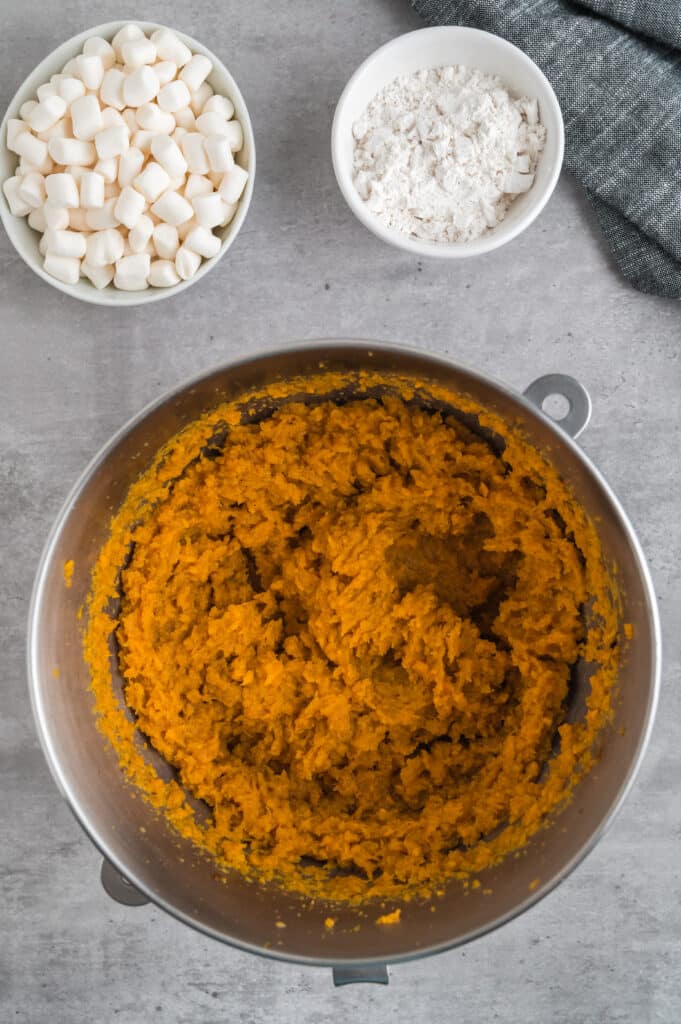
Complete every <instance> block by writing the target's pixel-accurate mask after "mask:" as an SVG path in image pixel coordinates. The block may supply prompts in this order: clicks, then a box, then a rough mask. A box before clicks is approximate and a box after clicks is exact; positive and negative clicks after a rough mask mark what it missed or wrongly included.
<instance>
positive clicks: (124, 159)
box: [118, 146, 144, 188]
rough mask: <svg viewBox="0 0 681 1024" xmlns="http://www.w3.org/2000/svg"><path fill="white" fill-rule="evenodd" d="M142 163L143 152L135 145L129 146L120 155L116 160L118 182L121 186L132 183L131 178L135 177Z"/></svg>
mask: <svg viewBox="0 0 681 1024" xmlns="http://www.w3.org/2000/svg"><path fill="white" fill-rule="evenodd" d="M143 163H144V153H143V152H142V151H141V150H140V149H137V148H136V147H135V146H131V147H130V149H129V150H127V152H125V153H123V154H122V155H121V158H120V160H119V161H118V184H119V185H120V186H121V188H125V186H126V185H131V184H132V181H133V178H136V177H137V175H138V174H139V172H140V171H141V170H142V165H143Z"/></svg>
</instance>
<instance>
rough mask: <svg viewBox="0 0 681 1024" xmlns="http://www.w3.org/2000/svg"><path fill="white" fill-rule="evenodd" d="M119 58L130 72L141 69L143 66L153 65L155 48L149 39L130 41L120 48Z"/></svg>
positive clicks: (144, 37)
mask: <svg viewBox="0 0 681 1024" xmlns="http://www.w3.org/2000/svg"><path fill="white" fill-rule="evenodd" d="M121 57H122V58H123V63H124V64H125V65H126V67H128V68H130V70H131V71H134V70H136V69H137V68H141V67H142V65H143V64H153V63H154V61H155V60H156V47H155V45H154V43H153V42H152V41H151V39H147V38H146V36H143V37H142V38H141V39H130V40H129V41H128V42H127V43H123V45H122V46H121Z"/></svg>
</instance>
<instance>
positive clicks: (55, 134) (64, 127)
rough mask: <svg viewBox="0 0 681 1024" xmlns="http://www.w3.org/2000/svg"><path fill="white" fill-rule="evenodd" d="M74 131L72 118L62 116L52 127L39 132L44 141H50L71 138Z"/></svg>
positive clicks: (39, 136)
mask: <svg viewBox="0 0 681 1024" xmlns="http://www.w3.org/2000/svg"><path fill="white" fill-rule="evenodd" d="M72 131H73V125H72V124H71V118H70V117H62V118H61V120H60V121H57V122H56V123H55V124H53V125H52V127H51V128H46V129H45V131H44V132H38V138H39V139H41V140H42V141H43V142H49V141H50V139H70V138H72V137H73V136H72Z"/></svg>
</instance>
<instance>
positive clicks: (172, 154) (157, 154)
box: [151, 135, 187, 178]
mask: <svg viewBox="0 0 681 1024" xmlns="http://www.w3.org/2000/svg"><path fill="white" fill-rule="evenodd" d="M151 152H152V155H153V157H154V158H155V159H156V160H157V162H158V163H159V164H160V165H161V167H162V168H163V170H164V171H165V172H166V173H167V174H168V175H170V177H171V178H177V177H181V176H184V175H185V174H186V173H187V161H186V160H185V158H184V156H183V155H182V150H181V149H180V147H179V146H178V145H177V143H176V142H174V141H173V139H171V138H169V137H168V136H167V135H156V136H154V138H153V139H152V140H151Z"/></svg>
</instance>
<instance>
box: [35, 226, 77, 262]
mask: <svg viewBox="0 0 681 1024" xmlns="http://www.w3.org/2000/svg"><path fill="white" fill-rule="evenodd" d="M45 244H46V246H47V251H48V252H51V253H54V255H55V256H72V257H75V258H76V259H82V258H83V256H84V255H85V249H86V245H85V236H84V235H82V234H81V233H80V232H79V231H54V230H52V229H51V228H50V229H48V231H47V232H46V233H45Z"/></svg>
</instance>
